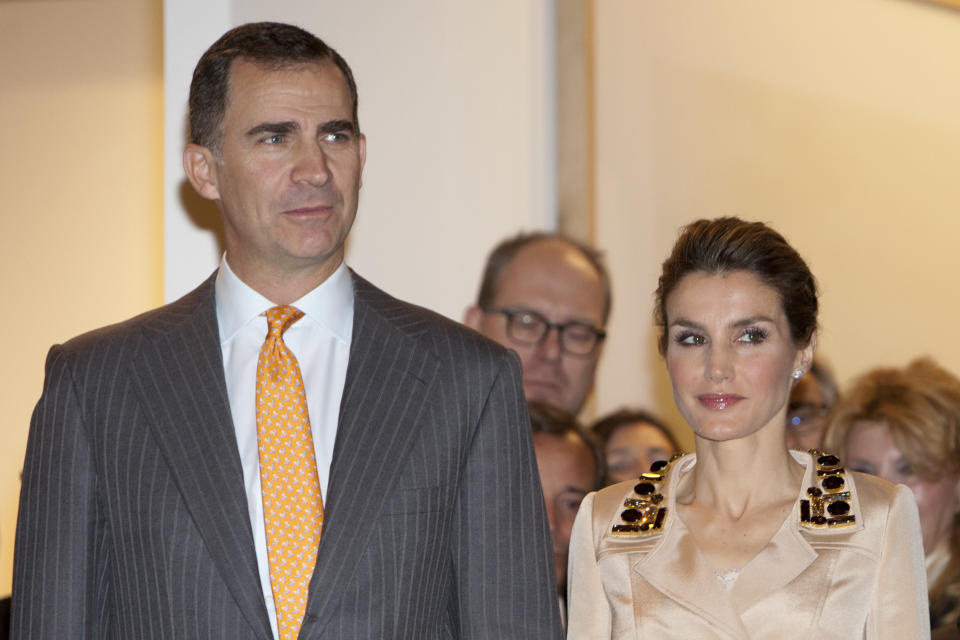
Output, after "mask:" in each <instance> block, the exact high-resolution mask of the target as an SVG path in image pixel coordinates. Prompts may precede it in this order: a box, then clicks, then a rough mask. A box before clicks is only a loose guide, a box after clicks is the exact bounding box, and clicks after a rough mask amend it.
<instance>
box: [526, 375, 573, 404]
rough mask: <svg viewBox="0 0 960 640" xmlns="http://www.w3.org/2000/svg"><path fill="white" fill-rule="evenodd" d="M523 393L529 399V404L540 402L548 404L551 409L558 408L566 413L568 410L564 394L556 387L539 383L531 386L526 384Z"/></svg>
mask: <svg viewBox="0 0 960 640" xmlns="http://www.w3.org/2000/svg"><path fill="white" fill-rule="evenodd" d="M523 391H524V394H525V395H526V397H527V402H540V403H543V404H548V405H550V406H551V407H558V408H560V409H563V410H564V411H566V410H567V409H566V407H565V404H566V403H564V401H563V393H562V392H561V390H560V389H559V388H558V387H557V386H555V385H551V384H544V383H538V382H533V383H530V384H527V383H524V385H523Z"/></svg>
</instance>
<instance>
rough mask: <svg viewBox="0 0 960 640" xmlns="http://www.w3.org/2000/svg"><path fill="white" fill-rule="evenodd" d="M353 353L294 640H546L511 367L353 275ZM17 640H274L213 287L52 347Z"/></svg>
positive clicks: (475, 340)
mask: <svg viewBox="0 0 960 640" xmlns="http://www.w3.org/2000/svg"><path fill="white" fill-rule="evenodd" d="M354 286H355V290H356V298H355V299H356V308H355V314H354V318H355V319H354V333H353V344H352V347H351V353H350V361H349V365H348V371H347V378H346V385H345V388H344V393H343V401H342V405H341V408H340V423H339V429H338V432H337V439H336V446H335V450H334V456H333V463H332V466H331V469H330V484H329V491H328V495H327V496H325V498H326V501H325V502H326V519H325V525H324V532H323V539H322V541H321V543H320V548H319V550H318V554H317V564H316V569H315V571H314V576H313V580H312V582H311V584H310V597H309V602H308V605H307V613H306V616H305V618H304V624H303V627H302V630H301V633H300V638H301V639H305V638H316V639H319V638H326V639H332V638H351V639H353V638H411V639H417V640H422V639H431V638H496V639H504V638H522V639H524V640H527V639H529V638H558V637H560V635H561V630H560V625H559V620H558V611H557V600H556V596H555V587H554V577H553V567H552V560H551V552H550V544H549V531H548V529H547V525H546V518H545V515H544V507H543V499H542V494H541V491H540V485H539V479H538V475H537V472H536V465H535V462H534V455H533V449H532V444H531V436H530V432H529V428H528V422H527V414H526V405H525V404H524V400H523V395H522V390H521V386H520V371H519V366H518V364H517V360H516V358H515V357H511V356H510V355H509V354H508V353H507V352H506V351H504V350H503V349H501V348H500V347H498V346H496V345H494V344H493V343H491V342H489V341H487V340H485V339H483V338H481V337H479V336H478V335H476V334H474V333H472V332H470V331H468V330H465V329H463V328H462V327H460V326H458V325H456V324H455V323H453V322H450V321H448V320H445V319H443V318H441V317H439V316H437V315H435V314H433V313H430V312H428V311H426V310H423V309H419V308H417V307H413V306H411V305H408V304H405V303H402V302H400V301H397V300H395V299H393V298H391V297H390V296H388V295H387V294H385V293H383V292H382V291H380V290H378V289H376V288H375V287H373V286H372V285H371V284H369V283H367V282H366V281H364V280H363V279H362V278H360V277H359V276H354ZM12 634H13V636H12V637H14V638H23V639H26V638H30V639H34V638H42V639H46V638H56V639H57V640H64V639H67V638H69V639H73V638H124V639H129V638H135V639H140V638H191V639H193V638H198V639H200V638H203V639H205V638H218V639H223V640H227V639H229V640H238V639H247V638H250V639H254V638H256V639H258V640H266V639H267V638H269V637H270V627H269V622H268V618H267V613H266V608H265V606H264V603H263V597H262V594H261V589H260V585H259V580H258V575H257V568H256V556H255V553H254V548H253V538H252V534H251V528H250V522H249V516H248V510H247V503H246V498H245V494H244V489H243V480H242V473H241V467H240V458H239V454H238V453H237V445H236V438H235V435H234V431H233V424H232V420H231V417H230V409H229V404H228V401H227V393H226V385H225V382H224V375H223V365H222V357H221V351H220V346H219V339H218V332H217V322H216V312H215V303H214V287H213V278H211V279H209V280H208V281H207V282H205V283H204V284H203V285H201V286H200V287H199V288H198V289H196V290H195V291H193V292H192V293H190V294H188V295H187V296H185V297H184V298H182V299H180V300H179V301H177V302H174V303H172V304H170V305H168V306H166V307H163V308H160V309H158V310H154V311H151V312H149V313H146V314H144V315H141V316H139V317H137V318H134V319H132V320H129V321H127V322H124V323H122V324H119V325H115V326H111V327H107V328H104V329H100V330H97V331H94V332H92V333H88V334H85V335H83V336H80V337H78V338H75V339H73V340H70V341H69V342H67V343H65V344H63V345H60V346H55V347H53V348H52V349H51V350H50V353H49V355H48V357H47V364H46V380H45V383H44V389H43V395H42V397H41V398H40V401H39V403H38V405H37V408H36V410H35V412H34V415H33V419H32V421H31V426H30V436H29V441H28V445H27V454H26V461H25V465H24V474H23V486H22V491H21V498H20V512H19V521H18V524H17V539H16V546H15V559H14V585H13V619H12Z"/></svg>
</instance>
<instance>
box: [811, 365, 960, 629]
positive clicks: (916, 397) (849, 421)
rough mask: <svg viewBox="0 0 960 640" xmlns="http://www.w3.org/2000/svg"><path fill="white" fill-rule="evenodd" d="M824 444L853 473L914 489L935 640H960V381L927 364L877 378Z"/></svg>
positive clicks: (843, 412)
mask: <svg viewBox="0 0 960 640" xmlns="http://www.w3.org/2000/svg"><path fill="white" fill-rule="evenodd" d="M824 442H825V445H826V448H827V449H828V450H830V451H834V452H836V453H837V454H838V455H840V456H841V457H842V458H843V459H844V460H845V461H846V464H847V466H848V468H850V469H854V470H856V471H863V472H866V473H872V474H874V475H878V476H880V477H883V478H886V479H887V480H890V481H891V482H897V483H901V484H905V485H907V486H908V487H910V489H912V490H913V494H914V496H915V497H916V499H917V506H918V508H919V510H920V527H921V530H922V531H923V548H924V551H925V553H926V559H927V587H928V590H929V595H930V621H931V626H932V627H933V628H934V630H935V633H934V636H933V637H934V638H957V637H960V634H958V633H957V618H958V614H960V517H958V513H960V497H958V491H960V380H958V379H957V378H956V377H954V376H953V375H951V374H950V373H949V372H947V371H946V370H944V369H943V368H942V367H940V366H938V365H937V364H936V363H935V362H934V361H933V360H930V359H927V358H924V359H920V360H916V361H914V362H913V363H911V364H910V365H909V366H907V367H906V368H904V369H894V368H878V369H874V370H872V371H869V372H867V373H865V374H864V375H863V376H861V377H860V378H858V379H857V380H855V381H854V383H853V384H852V386H851V387H850V389H849V390H848V391H847V392H846V394H845V395H844V396H843V398H842V399H841V400H840V402H838V403H837V405H836V407H835V408H834V411H833V414H832V416H831V418H830V424H829V425H828V427H827V431H826V434H825V439H824Z"/></svg>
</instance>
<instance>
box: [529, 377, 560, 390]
mask: <svg viewBox="0 0 960 640" xmlns="http://www.w3.org/2000/svg"><path fill="white" fill-rule="evenodd" d="M523 386H525V387H530V388H532V389H553V390H557V389H559V388H560V384H559V383H557V382H554V381H552V380H531V379H529V378H527V379H525V380H524V381H523Z"/></svg>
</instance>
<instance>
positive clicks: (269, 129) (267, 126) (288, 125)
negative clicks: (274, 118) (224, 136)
mask: <svg viewBox="0 0 960 640" xmlns="http://www.w3.org/2000/svg"><path fill="white" fill-rule="evenodd" d="M299 129H300V125H298V124H297V123H296V122H263V123H261V124H258V125H257V126H255V127H253V128H252V129H250V130H249V131H247V137H248V138H253V137H256V136H262V135H263V134H273V135H276V134H282V133H291V132H293V131H298V130H299Z"/></svg>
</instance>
